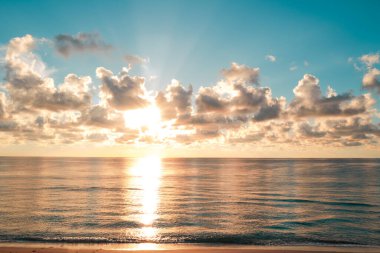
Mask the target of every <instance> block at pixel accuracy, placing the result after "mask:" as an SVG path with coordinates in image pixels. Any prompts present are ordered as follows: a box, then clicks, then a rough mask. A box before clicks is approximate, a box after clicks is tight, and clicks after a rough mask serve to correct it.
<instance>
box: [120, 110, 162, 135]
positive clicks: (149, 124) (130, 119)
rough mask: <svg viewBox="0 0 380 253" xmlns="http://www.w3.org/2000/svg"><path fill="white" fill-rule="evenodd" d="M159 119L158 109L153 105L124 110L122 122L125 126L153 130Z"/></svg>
mask: <svg viewBox="0 0 380 253" xmlns="http://www.w3.org/2000/svg"><path fill="white" fill-rule="evenodd" d="M160 121H161V114H160V110H159V109H158V108H157V107H155V106H150V107H146V108H142V109H136V110H129V111H125V112H124V123H125V126H126V127H127V128H132V129H138V130H141V129H143V128H146V129H149V130H154V129H156V128H157V127H159V125H160Z"/></svg>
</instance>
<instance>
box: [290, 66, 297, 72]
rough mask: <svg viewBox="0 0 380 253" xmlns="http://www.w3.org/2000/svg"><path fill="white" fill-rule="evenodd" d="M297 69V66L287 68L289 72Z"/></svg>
mask: <svg viewBox="0 0 380 253" xmlns="http://www.w3.org/2000/svg"><path fill="white" fill-rule="evenodd" d="M297 69H298V67H297V66H295V65H293V66H291V67H290V68H289V70H290V71H296V70H297Z"/></svg>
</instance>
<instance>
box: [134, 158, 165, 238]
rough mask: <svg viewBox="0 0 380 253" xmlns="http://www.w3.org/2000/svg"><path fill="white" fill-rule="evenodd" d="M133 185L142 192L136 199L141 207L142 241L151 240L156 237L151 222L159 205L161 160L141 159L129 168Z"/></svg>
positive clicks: (155, 217) (155, 216) (154, 218)
mask: <svg viewBox="0 0 380 253" xmlns="http://www.w3.org/2000/svg"><path fill="white" fill-rule="evenodd" d="M130 173H131V174H132V175H133V176H134V178H135V179H134V181H135V185H136V186H137V187H138V188H140V189H141V190H142V193H141V195H140V196H139V198H138V199H137V201H138V202H139V204H140V205H141V216H140V218H139V220H140V222H141V223H142V224H143V225H144V226H143V227H142V229H141V231H140V232H141V236H142V237H143V238H144V239H152V238H154V237H155V236H156V229H155V228H154V227H153V222H154V221H155V220H156V219H157V206H158V203H159V187H160V176H161V160H160V157H158V156H149V157H144V158H141V159H139V160H138V161H137V163H136V165H135V166H133V167H132V168H131V171H130Z"/></svg>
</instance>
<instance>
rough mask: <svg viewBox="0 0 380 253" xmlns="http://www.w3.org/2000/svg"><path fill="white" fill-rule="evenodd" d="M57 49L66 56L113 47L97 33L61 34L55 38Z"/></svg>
mask: <svg viewBox="0 0 380 253" xmlns="http://www.w3.org/2000/svg"><path fill="white" fill-rule="evenodd" d="M54 46H55V49H56V50H57V52H58V53H59V54H61V55H62V56H64V57H69V56H71V55H72V54H75V53H82V52H99V51H107V50H110V49H111V48H112V46H111V45H109V44H107V43H105V42H104V41H103V40H102V39H101V37H100V35H99V34H97V33H78V34H77V35H74V36H73V35H68V34H59V35H57V36H56V37H55V39H54Z"/></svg>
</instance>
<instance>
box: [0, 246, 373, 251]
mask: <svg viewBox="0 0 380 253" xmlns="http://www.w3.org/2000/svg"><path fill="white" fill-rule="evenodd" d="M157 251H159V253H307V252H310V253H313V252H315V253H317V252H318V253H321V252H354V253H359V252H360V253H361V252H363V253H364V252H377V253H380V247H324V246H320V247H319V246H273V247H272V246H262V247H260V246H257V247H255V246H252V247H251V246H250V247H239V246H237V247H235V246H223V247H202V246H191V247H188V246H163V247H162V246H157V245H150V244H149V245H134V246H122V245H63V244H56V245H46V244H0V253H120V252H127V253H148V252H157Z"/></svg>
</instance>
